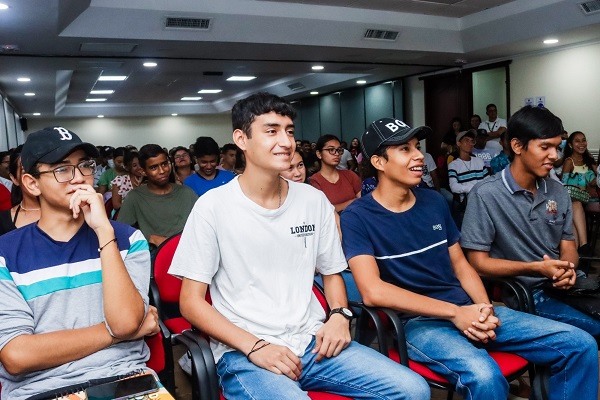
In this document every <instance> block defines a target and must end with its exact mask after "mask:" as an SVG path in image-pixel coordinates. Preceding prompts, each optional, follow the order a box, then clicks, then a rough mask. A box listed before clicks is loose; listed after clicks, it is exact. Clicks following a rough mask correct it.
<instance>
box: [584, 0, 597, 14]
mask: <svg viewBox="0 0 600 400" xmlns="http://www.w3.org/2000/svg"><path fill="white" fill-rule="evenodd" d="M579 8H581V11H583V13H584V14H585V15H589V14H595V13H598V12H600V1H599V0H592V1H584V2H583V3H579Z"/></svg>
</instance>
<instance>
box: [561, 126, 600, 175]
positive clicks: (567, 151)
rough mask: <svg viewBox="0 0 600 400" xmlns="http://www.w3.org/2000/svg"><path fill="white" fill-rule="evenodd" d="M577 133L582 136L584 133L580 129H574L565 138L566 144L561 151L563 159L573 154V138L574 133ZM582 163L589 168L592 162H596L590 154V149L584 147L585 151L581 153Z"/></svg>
mask: <svg viewBox="0 0 600 400" xmlns="http://www.w3.org/2000/svg"><path fill="white" fill-rule="evenodd" d="M561 133H562V132H561ZM578 134H579V135H583V137H585V134H584V133H583V132H581V131H575V132H573V133H571V134H570V135H569V138H568V139H567V144H568V146H565V151H564V153H563V160H566V159H567V158H569V157H571V156H572V155H573V140H574V139H575V135H578ZM583 163H584V164H585V165H587V167H588V168H589V169H593V168H594V164H596V161H595V160H594V157H593V156H592V155H591V154H590V151H589V150H588V149H585V153H583Z"/></svg>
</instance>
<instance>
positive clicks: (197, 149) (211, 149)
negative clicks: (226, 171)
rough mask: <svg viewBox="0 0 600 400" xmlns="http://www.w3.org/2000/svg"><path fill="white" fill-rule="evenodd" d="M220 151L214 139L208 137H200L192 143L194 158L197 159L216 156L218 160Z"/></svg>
mask: <svg viewBox="0 0 600 400" xmlns="http://www.w3.org/2000/svg"><path fill="white" fill-rule="evenodd" d="M220 153H221V150H220V149H219V145H218V144H217V142H216V141H215V139H213V138H211V137H210V136H200V137H199V138H198V139H196V143H194V156H195V157H197V158H199V157H203V156H216V157H217V159H218V158H219V154H220Z"/></svg>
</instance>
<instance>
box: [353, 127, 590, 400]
mask: <svg viewBox="0 0 600 400" xmlns="http://www.w3.org/2000/svg"><path fill="white" fill-rule="evenodd" d="M429 132H431V130H430V129H429V128H427V127H420V128H415V129H411V128H410V127H409V126H408V125H406V124H404V123H403V122H402V121H398V120H394V119H391V118H382V119H380V120H378V121H375V122H373V123H372V124H371V125H370V127H369V129H368V130H367V132H365V133H364V134H363V136H362V140H361V142H362V145H363V153H364V155H365V156H366V157H367V158H368V159H369V160H370V161H371V164H372V165H373V166H374V167H375V168H376V169H377V172H378V175H377V176H378V180H379V185H378V186H377V188H376V189H375V190H374V191H373V192H372V193H371V194H369V195H367V196H364V197H361V198H360V199H358V200H356V201H355V202H353V203H352V204H351V205H350V206H349V207H348V208H346V210H345V211H344V212H343V213H342V215H341V226H342V233H343V246H344V252H345V254H346V258H347V259H348V262H349V264H350V268H351V269H352V274H353V275H354V278H355V280H356V284H357V286H358V289H359V291H360V293H361V295H362V297H363V301H364V302H365V304H367V305H371V306H380V307H388V308H392V309H395V310H397V311H399V312H402V313H406V316H404V317H405V331H406V339H407V342H408V353H409V357H410V358H411V359H413V360H415V361H419V362H421V363H424V364H426V365H427V366H428V367H429V368H431V369H432V370H433V371H435V372H437V373H438V374H440V375H443V376H444V377H445V378H446V379H448V380H449V381H450V382H452V383H453V384H455V385H456V391H457V392H459V393H460V394H461V395H462V396H463V398H465V399H486V400H487V399H497V400H505V399H506V398H507V397H508V383H507V382H506V379H505V378H504V377H503V376H502V373H501V371H500V369H499V367H498V365H497V364H496V363H495V362H494V360H493V359H492V358H491V357H490V356H489V355H488V354H487V352H486V350H499V351H507V352H512V353H516V354H518V355H520V356H522V357H524V358H526V359H527V360H529V361H531V362H534V363H536V364H540V365H549V366H551V368H550V374H551V377H550V392H551V398H553V399H559V398H560V399H577V400H581V399H596V397H597V390H598V388H597V385H598V358H597V346H596V343H595V341H594V339H593V338H592V337H591V336H590V335H589V334H587V333H586V332H584V331H582V330H580V329H578V328H575V327H573V326H571V325H567V324H563V323H560V322H555V321H551V320H549V319H545V318H541V317H538V316H535V315H531V314H525V313H520V312H518V311H514V310H511V309H509V308H506V307H493V306H492V305H491V304H490V300H489V299H488V297H487V294H486V292H485V290H484V287H483V284H482V282H481V279H480V278H479V275H478V274H477V272H476V271H475V270H474V269H473V267H471V265H470V264H469V263H468V262H467V260H466V259H465V257H464V255H463V252H462V250H461V248H460V245H459V243H458V242H459V239H460V232H458V230H457V228H456V226H455V225H454V222H453V220H452V217H451V215H450V210H449V209H448V206H447V203H446V201H445V200H444V198H443V197H442V196H441V195H440V194H439V193H437V192H435V191H433V190H427V189H421V188H415V186H416V185H418V184H419V182H420V180H421V176H422V169H423V160H424V157H423V154H422V153H421V152H420V150H419V139H423V138H424V136H425V135H426V134H427V133H429Z"/></svg>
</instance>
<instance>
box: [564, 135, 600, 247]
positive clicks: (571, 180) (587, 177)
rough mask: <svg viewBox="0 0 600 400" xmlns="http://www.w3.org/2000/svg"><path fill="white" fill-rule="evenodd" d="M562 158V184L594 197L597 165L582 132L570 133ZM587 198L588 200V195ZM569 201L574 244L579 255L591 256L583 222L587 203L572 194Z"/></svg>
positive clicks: (585, 225) (584, 221)
mask: <svg viewBox="0 0 600 400" xmlns="http://www.w3.org/2000/svg"><path fill="white" fill-rule="evenodd" d="M564 158H565V162H564V163H563V169H562V183H563V184H564V185H569V186H572V187H574V189H575V190H577V189H580V192H584V193H583V194H584V195H587V193H585V192H588V193H593V194H594V195H595V194H596V188H597V186H596V172H597V169H598V165H597V164H596V160H594V157H593V156H592V155H591V154H590V152H589V150H588V148H587V139H586V137H585V135H584V134H583V132H580V131H575V132H573V133H571V135H570V136H569V138H568V139H567V146H566V147H565V152H564ZM569 193H571V192H569ZM587 197H588V200H589V195H588V196H587ZM594 197H596V196H594ZM571 201H572V202H573V228H574V232H573V233H574V234H575V243H576V244H577V246H578V251H579V254H581V255H582V256H588V257H590V256H593V254H594V249H592V248H591V246H590V245H589V243H588V238H587V223H586V220H585V210H584V203H587V201H583V200H582V199H581V198H580V197H577V196H574V195H573V194H572V193H571Z"/></svg>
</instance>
